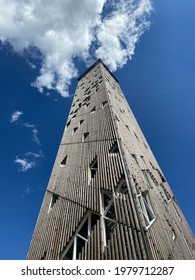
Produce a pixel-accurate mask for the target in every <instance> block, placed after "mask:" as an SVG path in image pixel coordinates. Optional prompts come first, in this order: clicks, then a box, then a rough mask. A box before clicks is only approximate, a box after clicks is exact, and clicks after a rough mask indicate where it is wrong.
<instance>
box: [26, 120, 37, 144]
mask: <svg viewBox="0 0 195 280" xmlns="http://www.w3.org/2000/svg"><path fill="white" fill-rule="evenodd" d="M21 124H22V126H24V127H26V128H30V129H31V131H32V135H33V141H34V142H36V143H37V145H41V144H40V141H39V138H38V130H37V129H36V127H35V125H34V124H31V123H28V122H27V123H21Z"/></svg>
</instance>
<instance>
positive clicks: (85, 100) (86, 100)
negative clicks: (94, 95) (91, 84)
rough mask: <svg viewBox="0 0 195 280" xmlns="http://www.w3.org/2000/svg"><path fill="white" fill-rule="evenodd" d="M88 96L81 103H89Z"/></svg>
mask: <svg viewBox="0 0 195 280" xmlns="http://www.w3.org/2000/svg"><path fill="white" fill-rule="evenodd" d="M90 99H91V98H90V96H87V97H86V98H85V99H84V100H83V102H89V101H90Z"/></svg>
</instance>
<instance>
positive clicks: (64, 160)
mask: <svg viewBox="0 0 195 280" xmlns="http://www.w3.org/2000/svg"><path fill="white" fill-rule="evenodd" d="M66 161H67V156H65V158H64V159H63V160H62V162H61V163H60V165H61V166H64V165H65V164H66Z"/></svg>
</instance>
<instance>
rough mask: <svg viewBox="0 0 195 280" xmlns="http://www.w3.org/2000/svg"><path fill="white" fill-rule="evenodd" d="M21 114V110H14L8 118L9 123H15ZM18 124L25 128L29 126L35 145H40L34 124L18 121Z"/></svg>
mask: <svg viewBox="0 0 195 280" xmlns="http://www.w3.org/2000/svg"><path fill="white" fill-rule="evenodd" d="M21 115H23V113H22V112H20V111H15V112H14V113H13V114H12V116H11V118H10V123H16V122H17V121H18V120H19V118H20V116H21ZM20 125H22V126H24V127H26V128H30V129H31V131H32V135H33V141H34V142H36V143H37V145H41V144H40V141H39V138H38V129H37V128H36V126H35V125H34V124H32V123H28V122H21V121H20Z"/></svg>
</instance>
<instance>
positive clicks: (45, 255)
mask: <svg viewBox="0 0 195 280" xmlns="http://www.w3.org/2000/svg"><path fill="white" fill-rule="evenodd" d="M46 257H47V251H45V252H44V254H43V256H42V257H41V260H46Z"/></svg>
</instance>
